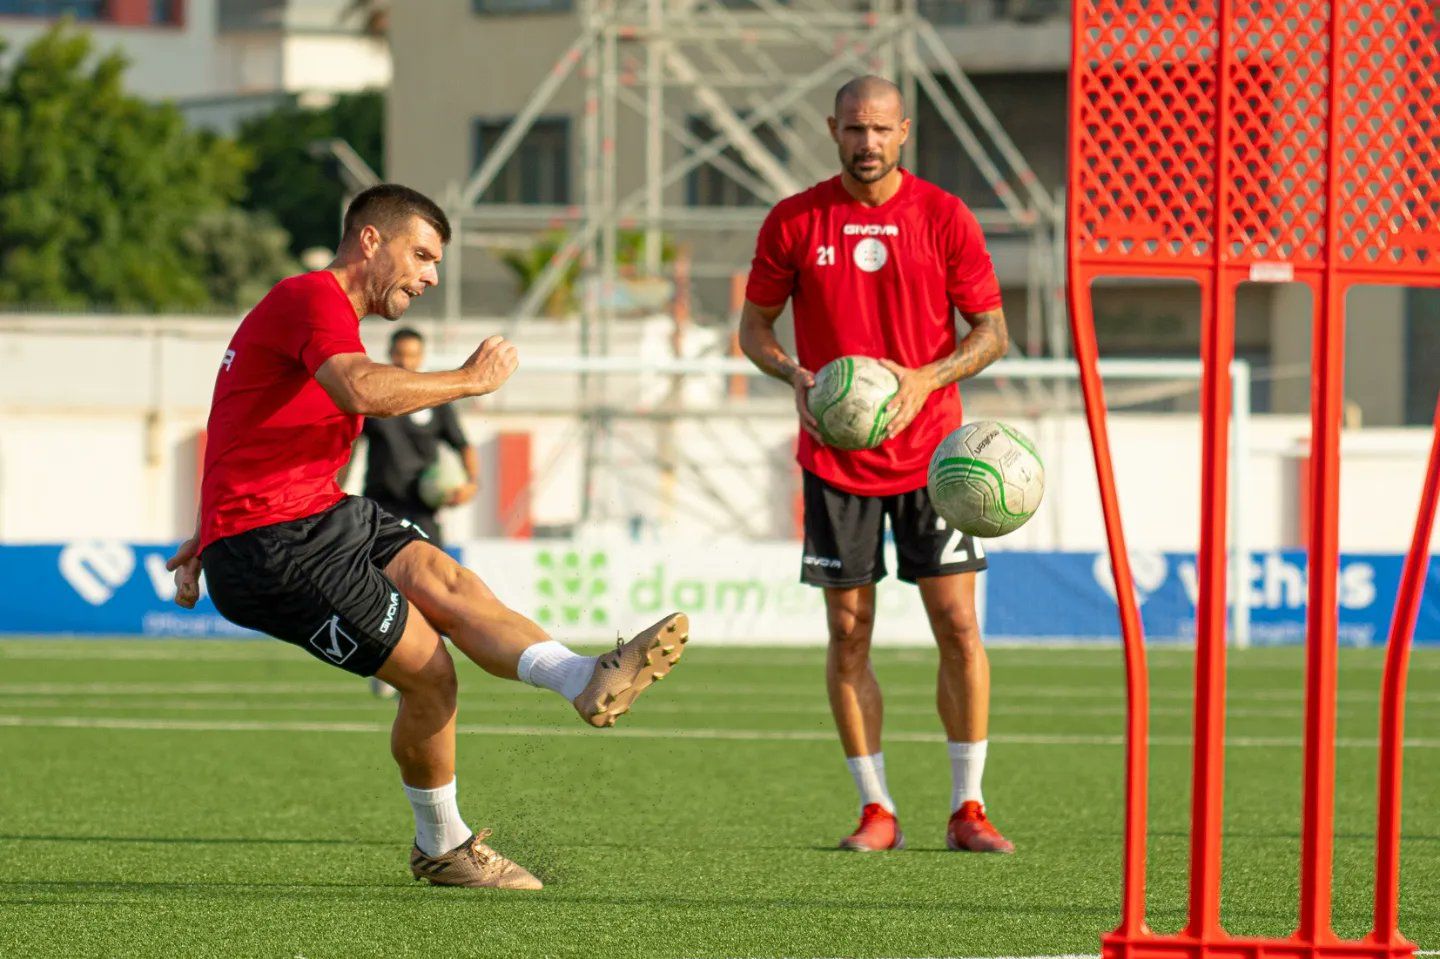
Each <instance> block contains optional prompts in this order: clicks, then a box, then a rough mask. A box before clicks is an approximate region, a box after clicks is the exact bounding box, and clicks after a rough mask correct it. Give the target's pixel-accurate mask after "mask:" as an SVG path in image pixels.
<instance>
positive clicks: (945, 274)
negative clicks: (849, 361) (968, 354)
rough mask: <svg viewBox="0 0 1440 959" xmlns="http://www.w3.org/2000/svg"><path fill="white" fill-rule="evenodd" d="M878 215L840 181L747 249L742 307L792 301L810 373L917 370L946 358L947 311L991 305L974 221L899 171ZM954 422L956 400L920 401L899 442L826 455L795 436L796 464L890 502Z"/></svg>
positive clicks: (918, 475) (787, 213)
mask: <svg viewBox="0 0 1440 959" xmlns="http://www.w3.org/2000/svg"><path fill="white" fill-rule="evenodd" d="M901 173H902V174H903V176H904V180H903V181H902V182H901V184H900V189H899V191H898V192H897V193H896V194H895V195H894V196H892V197H891V198H890V199H889V200H887V201H886V202H884V203H882V204H881V205H880V206H876V207H870V206H865V205H864V204H862V203H859V202H857V201H856V200H855V199H854V198H853V197H851V196H850V194H849V193H847V192H846V190H845V187H844V185H843V184H842V183H841V182H840V177H838V176H837V177H835V178H833V179H830V180H826V181H825V182H823V183H818V184H816V185H815V186H813V187H811V188H810V189H808V190H806V191H805V192H804V193H797V194H796V195H795V196H792V197H789V198H788V199H785V200H782V201H780V202H779V203H778V204H776V205H775V208H774V209H773V210H771V211H770V215H769V216H768V217H766V219H765V225H764V226H762V227H761V228H760V236H759V239H758V240H757V241H756V244H755V259H754V261H753V262H752V264H751V266H750V281H749V284H748V285H747V286H746V289H745V298H746V299H747V300H749V301H750V302H751V303H754V304H755V305H757V306H776V305H778V304H781V303H784V302H785V300H786V299H787V298H791V299H793V300H794V314H795V348H796V353H797V354H798V357H797V358H798V359H799V361H800V364H801V365H802V366H804V367H805V368H806V369H807V370H810V371H811V372H814V371H816V370H818V369H820V367H822V366H824V365H825V364H826V363H828V362H830V361H831V360H833V359H835V358H836V357H840V356H850V355H855V354H860V355H864V356H873V357H876V358H881V357H883V358H886V359H890V360H893V361H895V362H896V363H899V364H900V365H901V366H905V367H910V368H914V367H918V366H924V365H925V364H927V363H932V362H934V361H935V360H938V359H942V358H943V357H946V356H949V355H950V354H951V353H954V352H955V344H956V342H957V339H956V333H955V318H954V310H956V309H958V310H960V312H962V313H971V314H974V313H983V312H985V311H987V310H994V309H998V308H999V306H1000V284H999V282H998V281H997V280H996V279H995V270H994V267H993V266H992V265H991V263H990V254H989V252H988V251H987V250H986V249H985V237H984V235H983V234H981V232H980V224H979V223H977V222H976V221H975V216H974V214H972V213H971V212H970V209H969V208H968V207H967V206H965V204H964V203H962V202H961V201H960V198H959V197H956V196H954V195H953V194H950V193H947V192H945V191H944V190H942V189H940V188H939V187H937V186H935V185H934V184H933V183H927V182H926V181H924V180H921V179H920V178H919V177H916V176H914V175H912V174H911V173H910V172H909V171H908V170H903V169H902V170H901ZM959 425H960V391H959V390H958V389H957V388H956V387H955V386H948V387H945V388H943V389H939V390H936V391H935V392H934V393H931V394H930V397H929V399H927V400H926V402H925V405H924V406H923V407H922V408H921V410H920V412H919V414H918V415H916V417H915V420H914V422H912V423H911V424H910V425H909V426H908V427H907V428H906V429H905V430H904V431H903V432H902V433H900V435H898V436H896V437H894V438H893V439H890V440H887V441H885V442H884V443H882V444H880V446H878V447H876V448H875V449H872V450H854V451H849V450H841V449H836V448H834V447H831V446H826V445H824V444H823V443H821V442H819V441H818V440H816V439H815V438H814V437H812V436H811V435H810V434H808V433H806V432H804V431H801V433H800V444H799V447H798V450H797V452H796V459H798V460H799V462H800V465H801V466H803V467H804V468H805V469H807V470H809V471H810V472H812V473H814V474H816V475H817V476H819V477H820V478H821V479H823V480H825V481H826V482H827V483H830V484H831V485H832V486H837V487H839V488H840V489H842V490H845V491H847V492H850V493H858V494H861V495H865V496H891V495H894V494H896V493H906V492H909V491H910V490H914V489H919V488H920V487H922V486H924V485H925V479H926V477H925V472H926V468H927V467H928V466H929V463H930V456H931V454H932V453H934V451H935V447H936V446H938V445H940V441H941V440H943V439H944V438H945V437H946V435H947V434H949V432H950V431H951V430H953V429H955V428H956V427H958V426H959Z"/></svg>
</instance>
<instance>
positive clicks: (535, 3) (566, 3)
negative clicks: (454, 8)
mask: <svg viewBox="0 0 1440 959" xmlns="http://www.w3.org/2000/svg"><path fill="white" fill-rule="evenodd" d="M471 3H472V4H473V5H474V8H475V12H476V13H479V14H487V13H569V12H570V11H571V10H574V9H575V2H574V0H471Z"/></svg>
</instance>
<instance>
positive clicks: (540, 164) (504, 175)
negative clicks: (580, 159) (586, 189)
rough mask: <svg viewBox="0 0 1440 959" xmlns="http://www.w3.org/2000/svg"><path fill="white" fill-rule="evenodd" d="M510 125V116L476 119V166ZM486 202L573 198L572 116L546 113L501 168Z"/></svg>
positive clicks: (545, 201)
mask: <svg viewBox="0 0 1440 959" xmlns="http://www.w3.org/2000/svg"><path fill="white" fill-rule="evenodd" d="M509 126H510V118H508V117H506V118H504V119H499V120H476V121H475V166H474V169H478V168H479V167H480V164H482V163H484V162H485V157H486V156H487V155H488V154H489V151H490V150H491V149H493V148H494V146H495V144H497V143H499V142H500V138H501V137H502V136H504V135H505V130H506V129H507V128H508V127H509ZM480 202H482V203H559V204H564V203H569V202H570V120H569V118H568V117H542V118H540V119H538V120H536V121H535V122H534V123H533V124H532V125H531V126H530V129H529V130H527V131H526V132H525V136H524V137H523V138H522V139H521V140H520V144H519V146H517V147H516V148H515V152H514V153H512V154H511V155H510V158H509V159H508V160H506V161H505V164H504V166H502V167H501V168H500V173H499V174H498V175H497V176H496V177H495V179H494V180H493V181H492V182H491V183H490V188H489V189H487V190H486V191H485V194H484V196H482V197H481V198H480Z"/></svg>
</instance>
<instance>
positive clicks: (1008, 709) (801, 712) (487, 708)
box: [0, 688, 1435, 719]
mask: <svg viewBox="0 0 1440 959" xmlns="http://www.w3.org/2000/svg"><path fill="white" fill-rule="evenodd" d="M346 693H347V696H346V699H348V700H349V701H348V702H347V701H340V702H336V701H331V702H309V701H302V702H283V703H280V702H275V701H274V700H272V699H267V698H258V699H252V700H248V701H247V700H240V701H236V700H233V699H230V698H221V697H217V698H215V699H170V698H169V697H168V695H167V696H164V697H157V698H155V699H150V700H146V701H144V702H136V701H134V700H129V701H127V700H126V699H125V698H123V697H121V696H106V697H96V696H93V695H90V694H81V693H75V694H71V695H68V696H65V695H62V696H55V695H50V696H30V695H29V694H27V693H8V692H0V709H23V710H29V709H73V708H75V706H77V705H83V706H85V707H86V708H89V709H140V708H143V709H147V710H159V711H162V712H170V711H177V712H235V711H252V710H259V709H266V710H280V711H284V712H357V713H362V714H365V715H371V714H373V713H374V712H375V710H376V708H377V706H378V705H379V703H378V702H377V700H375V699H374V698H372V697H371V696H370V695H369V694H368V693H366V692H364V691H359V690H356V689H353V688H347V690H346ZM82 696H83V698H84V702H83V703H76V702H75V700H76V699H77V698H80V697H82ZM694 696H695V694H693V693H685V694H684V695H683V697H682V698H683V699H684V700H685V701H683V702H674V701H671V702H658V703H647V704H646V705H645V711H646V712H647V713H661V714H670V715H677V716H684V715H689V714H692V713H694V712H695V711H696V709H695V706H694V704H693V703H691V702H690V701H689V700H691V699H692V698H694ZM516 705H517V703H516V702H515V701H514V700H507V701H505V702H503V703H497V702H496V701H495V700H494V698H493V697H487V696H481V695H478V694H474V695H471V696H465V695H462V696H461V697H460V712H461V713H462V714H464V713H467V712H509V711H512V710H513V709H515V708H516ZM744 711H745V714H746V715H749V716H755V715H765V716H829V715H830V708H829V707H828V706H826V705H825V703H824V702H823V701H820V700H818V699H817V701H816V702H814V703H774V702H770V703H762V704H747V705H746V706H745V710H744ZM1432 712H1435V709H1434V708H1433V707H1428V706H1420V707H1415V708H1411V709H1410V710H1408V714H1409V715H1412V716H1413V715H1416V714H1424V715H1429V714H1430V713H1432ZM885 714H886V715H887V716H934V715H935V707H934V706H933V705H925V706H904V705H893V704H887V705H886V706H885ZM990 715H992V716H1034V717H1058V718H1072V717H1079V716H1085V717H1122V716H1124V715H1125V707H1124V706H1061V707H1055V708H1046V707H1044V706H1037V705H1025V706H1006V705H993V704H992V705H991V707H990ZM1150 715H1151V716H1152V717H1155V716H1167V717H1181V718H1188V717H1189V716H1191V715H1192V710H1191V709H1189V708H1188V707H1170V706H1154V707H1152V708H1151V709H1150ZM1225 715H1226V716H1227V717H1228V718H1230V719H1299V718H1301V717H1302V715H1303V712H1302V710H1301V709H1300V706H1299V704H1296V706H1295V707H1294V708H1289V709H1287V708H1276V709H1265V708H1261V709H1251V708H1247V707H1243V706H1242V707H1236V708H1231V709H1227V710H1226V712H1225Z"/></svg>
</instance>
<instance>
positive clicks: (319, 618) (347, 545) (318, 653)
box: [200, 496, 426, 676]
mask: <svg viewBox="0 0 1440 959" xmlns="http://www.w3.org/2000/svg"><path fill="white" fill-rule="evenodd" d="M425 538H426V537H425V534H424V533H423V532H421V531H419V530H418V529H416V527H415V525H414V524H413V523H411V522H410V521H409V520H401V519H396V518H395V517H394V516H391V515H390V514H389V513H387V512H385V511H384V510H382V509H381V508H380V507H379V506H377V505H375V504H374V503H372V502H371V501H370V500H367V499H364V498H362V497H359V496H347V497H345V498H344V499H343V500H341V501H340V502H338V503H336V504H335V505H334V506H332V507H330V508H329V509H327V510H324V511H322V512H319V513H316V514H315V515H314V516H306V517H304V518H303V519H297V520H291V521H289V522H286V523H275V524H273V525H271V526H261V527H259V528H257V529H252V530H247V531H245V532H243V533H237V534H236V535H234V536H227V537H225V538H224V539H218V540H216V541H215V542H213V543H211V544H210V545H209V546H207V547H205V552H204V553H203V554H202V555H201V557H200V565H201V567H202V568H203V569H204V570H205V583H206V586H207V588H208V589H209V591H210V598H211V599H212V600H214V602H215V608H216V609H218V610H219V611H220V615H222V616H224V617H225V618H226V619H228V620H230V622H232V623H235V624H236V625H238V626H244V627H246V628H247V629H253V630H256V631H257V632H261V633H268V634H270V635H271V636H274V637H275V638H276V639H282V640H284V641H285V642H287V643H294V644H295V645H296V646H299V647H300V648H301V649H303V650H305V651H306V652H307V653H309V654H310V655H312V656H314V657H315V658H317V659H320V660H323V661H325V662H327V663H330V664H332V665H335V666H339V667H340V668H341V669H345V670H348V671H350V672H352V673H357V674H359V675H361V676H373V675H374V674H375V672H376V670H378V669H379V668H380V667H381V666H383V665H384V663H385V660H386V659H387V658H389V656H390V651H391V650H393V649H394V648H395V644H396V643H398V642H400V636H401V635H402V634H403V633H404V632H405V621H406V619H407V618H408V617H409V612H410V603H409V601H408V600H406V598H405V596H404V594H402V593H401V592H400V590H399V589H398V588H397V587H396V586H395V584H394V583H393V582H391V581H390V578H389V577H388V576H386V575H385V573H384V572H383V570H384V568H385V566H386V565H387V564H388V563H389V562H390V561H391V560H392V559H394V558H395V556H396V554H397V553H399V552H400V550H401V549H402V548H404V547H405V546H406V545H408V544H409V543H411V542H414V541H415V540H423V539H425Z"/></svg>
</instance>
